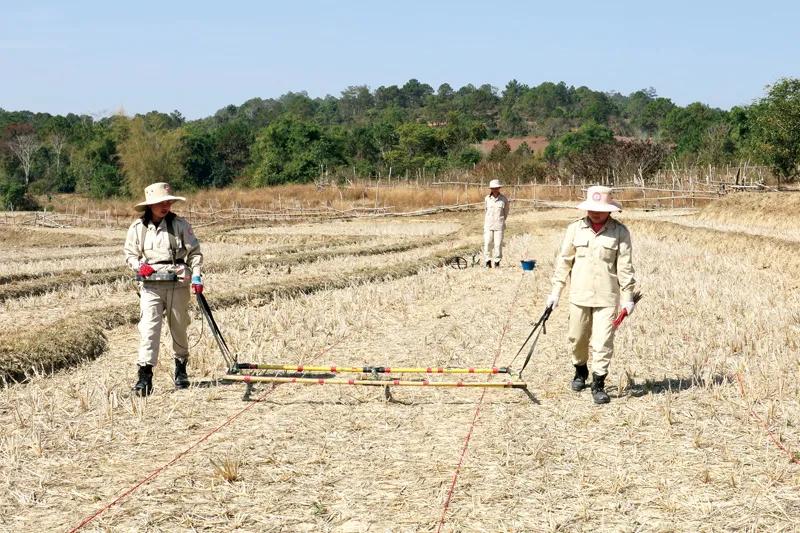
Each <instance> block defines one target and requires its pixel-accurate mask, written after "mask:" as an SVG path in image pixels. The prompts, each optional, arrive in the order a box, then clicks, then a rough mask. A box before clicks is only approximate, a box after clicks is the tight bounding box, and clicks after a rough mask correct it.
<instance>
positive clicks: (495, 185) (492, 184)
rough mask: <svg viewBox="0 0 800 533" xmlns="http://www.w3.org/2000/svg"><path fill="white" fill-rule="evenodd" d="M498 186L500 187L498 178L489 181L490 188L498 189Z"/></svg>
mask: <svg viewBox="0 0 800 533" xmlns="http://www.w3.org/2000/svg"><path fill="white" fill-rule="evenodd" d="M500 187H502V185H501V184H500V180H492V181H490V182H489V188H490V189H499V188H500Z"/></svg>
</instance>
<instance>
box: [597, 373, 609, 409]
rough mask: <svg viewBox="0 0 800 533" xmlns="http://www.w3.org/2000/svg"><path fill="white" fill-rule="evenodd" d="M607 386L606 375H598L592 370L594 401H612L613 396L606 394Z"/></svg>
mask: <svg viewBox="0 0 800 533" xmlns="http://www.w3.org/2000/svg"><path fill="white" fill-rule="evenodd" d="M605 386H606V376H605V375H602V376H598V375H597V374H595V373H594V372H592V398H593V399H594V403H608V402H610V401H611V398H609V397H608V394H606V390H605Z"/></svg>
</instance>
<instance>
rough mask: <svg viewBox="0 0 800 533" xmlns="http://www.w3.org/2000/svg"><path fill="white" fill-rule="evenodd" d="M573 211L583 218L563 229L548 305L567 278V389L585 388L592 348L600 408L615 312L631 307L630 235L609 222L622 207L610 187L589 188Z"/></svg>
mask: <svg viewBox="0 0 800 533" xmlns="http://www.w3.org/2000/svg"><path fill="white" fill-rule="evenodd" d="M577 207H578V209H582V210H585V211H586V212H587V214H586V217H584V218H581V219H578V220H576V221H575V222H572V223H571V224H570V225H569V226H568V227H567V232H566V235H565V237H564V241H563V243H562V244H561V249H560V251H559V254H558V257H557V258H556V262H555V272H554V274H553V279H552V291H551V293H550V296H549V297H548V298H547V306H548V307H551V308H553V309H555V307H556V306H557V305H558V300H559V298H560V297H561V291H562V290H563V289H564V285H565V284H566V282H567V278H568V277H571V281H570V291H569V326H568V332H567V342H568V345H569V349H570V351H571V353H572V364H573V365H574V367H575V376H574V377H573V379H572V383H571V387H572V390H574V391H575V392H580V391H582V390H583V389H584V388H585V387H586V380H587V379H588V377H589V369H588V366H587V362H588V360H589V350H590V349H591V352H592V385H591V389H592V398H593V400H594V402H595V403H598V404H604V403H608V402H609V401H610V399H609V397H608V394H607V393H606V391H605V379H606V376H607V375H608V367H609V364H610V363H611V357H612V355H613V353H614V326H613V321H614V318H615V316H616V314H617V307H618V306H621V307H622V308H623V309H625V310H626V311H627V313H628V314H629V315H630V314H631V313H633V308H634V301H633V293H634V289H635V286H636V280H635V279H634V269H633V260H632V251H631V235H630V233H629V232H628V228H626V227H625V226H624V225H623V224H622V223H620V222H618V221H616V220H614V219H613V218H612V217H611V213H614V212H617V211H621V210H622V206H621V205H620V204H619V203H618V202H616V201H614V200H613V199H612V197H611V189H610V188H609V187H600V186H594V187H589V189H588V191H587V193H586V200H585V201H584V202H582V203H581V204H579V205H578V206H577Z"/></svg>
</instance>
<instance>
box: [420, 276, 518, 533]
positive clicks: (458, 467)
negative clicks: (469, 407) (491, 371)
mask: <svg viewBox="0 0 800 533" xmlns="http://www.w3.org/2000/svg"><path fill="white" fill-rule="evenodd" d="M523 279H525V273H524V272H523V273H522V275H521V276H520V278H519V283H517V289H516V291H514V298H513V299H512V300H511V305H510V306H509V312H508V316H507V317H506V323H505V325H504V326H503V330H502V333H501V334H500V342H498V343H497V352H496V353H495V355H494V360H493V361H492V366H495V365H496V364H497V360H498V359H499V358H500V351H501V350H502V348H503V339H505V337H506V333H507V332H508V326H509V325H510V324H511V310H512V309H513V308H514V304H515V303H516V302H517V298H518V297H519V289H520V287H522V280H523ZM486 379H487V381H488V380H490V379H492V376H491V375H489V377H488V378H486ZM485 396H486V389H483V392H481V397H480V398H479V399H478V405H477V406H476V407H475V413H474V414H473V415H472V422H471V423H470V425H469V431H467V436H466V437H465V438H464V447H463V448H461V455H460V456H459V458H458V464H457V465H456V469H455V471H454V472H453V481H452V482H451V483H450V490H449V491H448V492H447V498H446V499H445V501H444V507H443V508H442V516H441V517H440V518H439V525H438V527H437V528H436V533H440V532H441V530H442V527H443V526H444V521H445V518H447V510H448V509H449V508H450V501H451V500H452V499H453V493H454V492H455V490H456V483H457V482H458V476H459V474H461V467H462V466H463V465H464V458H465V457H466V455H467V449H468V448H469V441H470V440H472V433H473V431H475V426H476V424H477V423H478V417H479V416H480V414H481V407H483V398H484V397H485Z"/></svg>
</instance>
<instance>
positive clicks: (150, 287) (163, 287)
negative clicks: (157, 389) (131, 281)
mask: <svg viewBox="0 0 800 533" xmlns="http://www.w3.org/2000/svg"><path fill="white" fill-rule="evenodd" d="M139 294H140V300H139V306H140V309H141V318H140V319H139V335H140V337H141V338H140V341H139V360H138V364H139V365H153V366H156V364H157V363H158V350H159V347H160V346H161V326H162V325H163V323H164V318H165V317H166V320H167V324H168V326H169V330H170V334H171V336H172V353H173V355H174V357H176V358H177V359H181V360H186V359H187V358H188V357H189V336H188V335H187V333H186V330H187V328H188V327H189V323H190V322H191V317H190V316H189V299H190V294H189V286H188V285H185V284H179V283H168V282H167V283H162V282H151V283H143V284H142V289H141V291H140V293H139Z"/></svg>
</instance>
